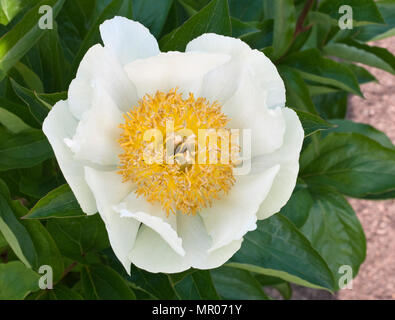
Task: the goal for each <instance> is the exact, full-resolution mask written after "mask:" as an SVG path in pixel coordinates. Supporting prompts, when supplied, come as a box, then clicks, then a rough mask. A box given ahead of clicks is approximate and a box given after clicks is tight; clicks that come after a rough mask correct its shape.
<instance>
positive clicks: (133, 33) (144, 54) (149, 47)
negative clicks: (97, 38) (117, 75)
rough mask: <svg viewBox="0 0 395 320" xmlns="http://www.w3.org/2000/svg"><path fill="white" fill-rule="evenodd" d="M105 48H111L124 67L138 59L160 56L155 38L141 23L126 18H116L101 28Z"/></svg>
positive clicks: (106, 22)
mask: <svg viewBox="0 0 395 320" xmlns="http://www.w3.org/2000/svg"><path fill="white" fill-rule="evenodd" d="M100 33H101V37H102V39H103V43H104V46H105V47H107V48H109V49H110V50H111V51H112V52H113V53H114V54H115V55H116V56H117V58H118V60H119V61H120V62H121V64H122V65H126V64H128V63H129V62H132V61H134V60H136V59H142V58H148V57H151V56H155V55H157V54H159V52H160V50H159V46H158V42H157V41H156V39H155V37H154V36H153V35H152V34H151V33H150V31H149V30H148V29H147V28H146V27H145V26H143V25H142V24H141V23H139V22H136V21H132V20H129V19H127V18H124V17H114V18H113V19H111V20H107V21H105V22H104V23H103V24H102V25H101V26H100Z"/></svg>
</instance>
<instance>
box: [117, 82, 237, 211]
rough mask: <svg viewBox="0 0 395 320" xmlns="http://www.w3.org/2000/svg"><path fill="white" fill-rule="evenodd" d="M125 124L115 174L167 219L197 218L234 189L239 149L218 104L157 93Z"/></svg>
mask: <svg viewBox="0 0 395 320" xmlns="http://www.w3.org/2000/svg"><path fill="white" fill-rule="evenodd" d="M124 119H125V123H123V124H121V125H120V128H121V129H122V134H121V138H120V139H119V144H120V145H121V147H122V149H123V153H122V154H121V155H120V156H119V157H120V162H121V165H120V167H119V173H120V174H121V175H122V176H123V180H124V182H126V181H132V182H133V183H134V184H135V185H136V186H137V188H136V191H135V192H136V194H137V196H143V197H144V198H145V199H146V200H147V201H149V202H151V203H159V204H160V205H161V207H162V208H163V209H164V210H165V211H166V213H167V215H169V214H170V213H173V214H176V213H177V212H181V213H182V214H196V212H198V211H199V210H200V209H202V208H205V207H207V206H211V204H212V201H213V200H214V199H219V198H220V197H221V196H222V195H225V194H227V193H228V192H229V190H230V189H231V187H232V186H233V184H234V183H235V178H234V176H233V167H234V166H235V165H236V164H238V162H239V161H238V160H237V161H233V159H235V158H237V156H235V155H236V154H238V153H239V149H240V148H239V145H238V141H237V142H234V139H233V137H232V136H231V135H229V133H230V130H229V129H226V124H227V122H228V121H229V120H228V119H227V117H226V116H225V115H224V114H223V113H222V112H221V106H220V105H219V104H218V103H217V102H214V103H211V104H210V103H209V102H208V101H207V100H206V99H205V98H197V99H195V97H194V96H193V94H192V93H190V94H189V97H188V98H187V99H183V97H182V95H181V94H180V93H178V92H177V89H172V90H170V91H169V92H167V93H165V92H161V91H157V92H156V94H155V95H153V96H152V95H148V94H147V95H145V96H144V97H143V99H141V100H140V101H139V103H138V105H137V106H136V107H134V108H132V109H131V110H130V111H129V112H127V113H126V114H125V115H124ZM230 136H231V138H229V137H230ZM213 137H214V138H213ZM207 140H208V144H207V143H206V142H207ZM229 154H230V155H231V156H230V157H229Z"/></svg>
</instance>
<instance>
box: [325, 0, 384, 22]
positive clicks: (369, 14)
mask: <svg viewBox="0 0 395 320" xmlns="http://www.w3.org/2000/svg"><path fill="white" fill-rule="evenodd" d="M343 5H348V6H350V7H351V8H352V13H353V20H354V21H355V23H354V25H355V26H357V25H364V24H367V23H384V20H383V17H382V16H381V14H380V11H379V10H378V8H377V6H376V4H375V1H374V0H324V1H321V3H320V6H319V11H320V12H323V13H326V14H328V15H330V16H331V17H332V18H333V19H335V20H336V22H337V21H338V19H339V18H340V17H341V16H342V15H343V14H341V13H339V8H340V7H341V6H343Z"/></svg>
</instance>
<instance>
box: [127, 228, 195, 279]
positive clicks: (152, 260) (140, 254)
mask: <svg viewBox="0 0 395 320" xmlns="http://www.w3.org/2000/svg"><path fill="white" fill-rule="evenodd" d="M129 258H130V260H131V261H132V263H133V264H135V265H136V266H137V267H138V268H140V269H144V270H146V271H149V272H165V273H176V272H182V271H185V270H187V269H189V268H190V265H189V263H188V261H187V260H186V259H185V258H184V257H183V256H181V255H179V254H178V253H177V252H176V251H174V250H173V249H172V248H171V247H170V246H169V244H168V242H166V241H165V240H163V238H162V237H161V236H160V235H159V233H157V232H156V231H154V230H153V229H151V228H150V227H148V226H146V225H144V224H142V225H141V228H140V230H139V232H138V236H137V239H136V242H135V244H134V247H133V249H132V251H131V252H130V254H129Z"/></svg>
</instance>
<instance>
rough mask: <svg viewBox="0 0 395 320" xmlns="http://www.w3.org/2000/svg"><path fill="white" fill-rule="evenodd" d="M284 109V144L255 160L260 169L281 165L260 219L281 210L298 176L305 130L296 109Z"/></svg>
mask: <svg viewBox="0 0 395 320" xmlns="http://www.w3.org/2000/svg"><path fill="white" fill-rule="evenodd" d="M283 110H284V117H285V121H286V132H285V136H284V144H283V145H282V146H281V148H280V149H279V150H277V151H276V152H274V153H272V154H268V155H265V156H262V157H259V158H258V159H256V162H255V167H256V168H259V170H261V169H263V168H267V167H270V166H272V165H273V164H275V163H279V164H280V166H281V168H280V172H279V173H278V174H277V176H276V178H275V180H274V182H273V186H272V188H271V190H270V192H269V194H268V195H267V197H266V199H265V201H264V202H263V204H262V206H261V208H260V210H259V212H258V219H266V218H268V217H270V216H271V215H273V214H274V213H277V212H279V211H280V209H281V208H282V207H283V206H284V205H285V204H286V203H287V201H288V200H289V198H290V197H291V194H292V191H293V189H294V188H295V185H296V179H297V177H298V171H299V154H300V151H301V149H302V144H303V139H304V132H303V128H302V125H301V123H300V120H299V118H298V116H297V115H296V113H295V111H293V110H292V109H289V108H284V109H283Z"/></svg>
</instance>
